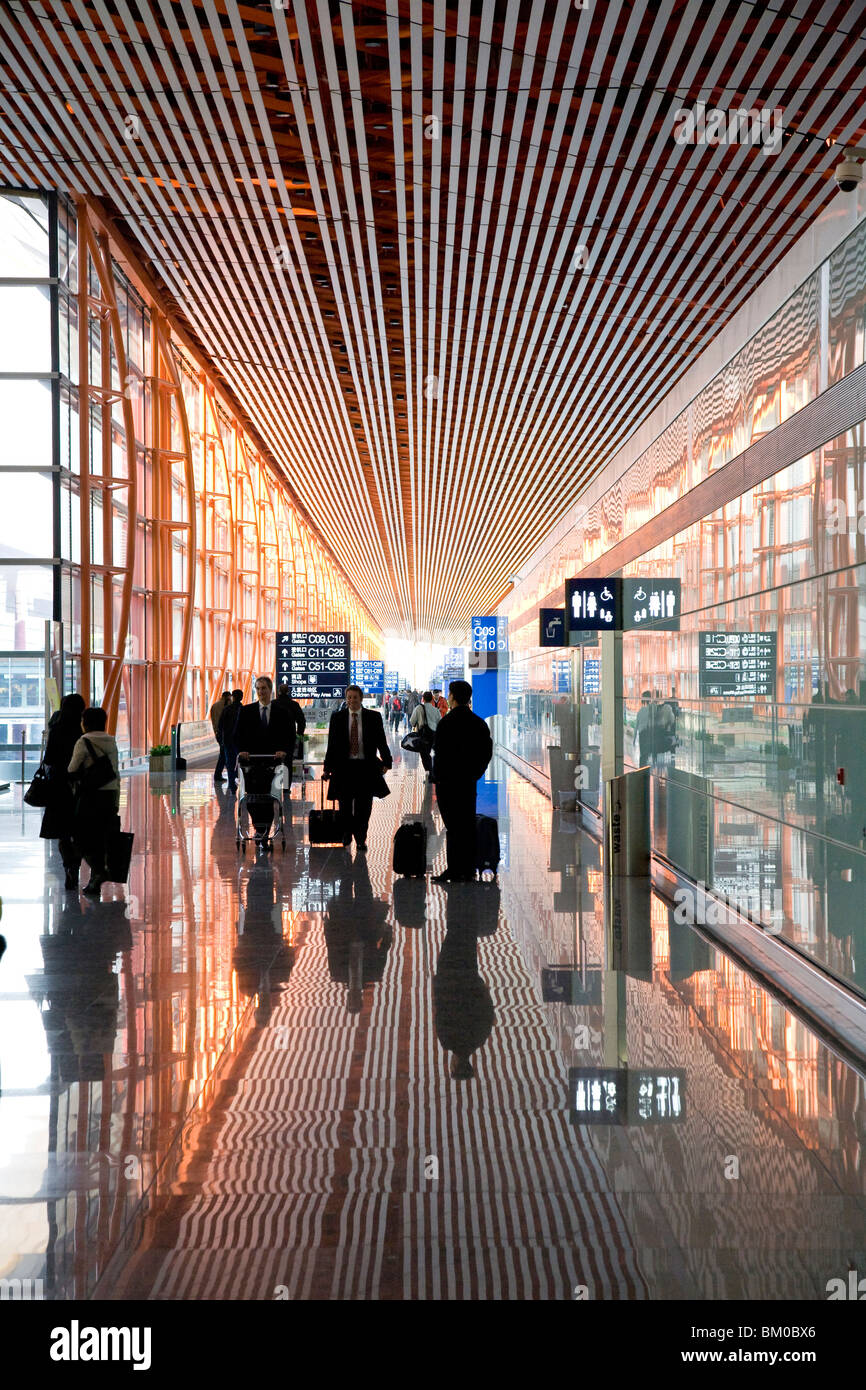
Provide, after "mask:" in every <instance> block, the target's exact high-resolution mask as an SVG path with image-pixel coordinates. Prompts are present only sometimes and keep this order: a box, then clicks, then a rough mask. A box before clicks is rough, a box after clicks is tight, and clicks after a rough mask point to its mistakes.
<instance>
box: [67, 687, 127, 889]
mask: <svg viewBox="0 0 866 1390" xmlns="http://www.w3.org/2000/svg"><path fill="white" fill-rule="evenodd" d="M107 723H108V715H107V714H106V712H105V710H104V709H100V707H99V706H98V705H95V706H91V707H90V708H88V709H86V710H84V712H83V714H82V716H81V729H82V736H81V738H79V740H78V742H77V743H76V745H75V748H74V749H73V752H72V757H71V759H70V761H69V769H68V770H69V775H70V777H73V778H74V779H76V781H77V790H76V796H75V811H74V816H73V839H74V842H75V845H76V847H77V849H78V851H79V853H80V855H81V858H83V859H86V860H87V863H88V864H89V865H90V879H89V882H88V883H87V886H86V887H85V889H84V892H85V893H86V894H87V896H88V897H91V898H98V897H99V895H100V891H101V889H102V885H103V883H104V882H105V880H106V872H105V852H106V847H107V846H106V840H107V836H108V834H109V832H110V831H112V830H119V829H120V817H119V815H118V814H117V813H118V810H119V809H120V778H119V777H118V775H117V766H118V755H117V744H116V743H115V741H114V735H113V734H109V733H106V725H107ZM106 760H107V762H106ZM111 773H113V774H114V775H113V776H111ZM79 862H80V861H79Z"/></svg>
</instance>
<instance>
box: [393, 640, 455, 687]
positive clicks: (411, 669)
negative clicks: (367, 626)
mask: <svg viewBox="0 0 866 1390" xmlns="http://www.w3.org/2000/svg"><path fill="white" fill-rule="evenodd" d="M467 642H468V634H467V633H466V632H463V631H462V630H461V631H459V632H455V634H454V640H453V642H447V643H446V642H431V641H424V640H420V639H419V640H418V641H411V640H409V639H408V638H405V637H388V636H387V635H386V637H385V670H386V671H397V672H399V675H400V682H401V688H402V687H405V686H406V685H407V684H408V686H409V687H410V688H411V689H413V690H419V691H421V690H426V689H427V687H428V682H429V680H430V673H431V671H435V670H436V668H437V666H438V667H441V666H442V665H444V662H445V657H446V654H447V652H448V650H449V648H450V647H463V648H465V647H466V644H467Z"/></svg>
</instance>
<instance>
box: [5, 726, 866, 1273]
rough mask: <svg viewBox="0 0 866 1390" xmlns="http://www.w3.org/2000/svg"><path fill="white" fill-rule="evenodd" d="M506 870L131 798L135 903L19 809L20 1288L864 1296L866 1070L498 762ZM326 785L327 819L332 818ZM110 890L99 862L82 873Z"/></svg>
mask: <svg viewBox="0 0 866 1390" xmlns="http://www.w3.org/2000/svg"><path fill="white" fill-rule="evenodd" d="M490 773H491V777H490V779H489V780H488V781H486V782H485V783H483V784H481V785H480V788H479V793H480V794H479V810H480V811H484V812H487V813H489V814H494V815H497V816H498V818H499V824H500V839H501V845H502V865H501V868H500V872H499V878H498V883H495V884H488V885H480V884H479V885H461V884H455V885H453V886H450V887H448V886H440V885H436V884H432V883H431V882H430V881H429V880H428V881H427V882H426V883H424V882H421V881H406V880H400V881H398V882H396V883H395V882H394V880H393V875H392V872H391V865H390V850H391V837H392V835H393V832H394V829H395V828H396V826H397V825H399V823H400V821H401V818H403V817H404V816H407V815H409V814H410V813H412V812H417V813H418V814H420V815H421V816H423V818H424V819H425V821H426V822H427V825H428V832H429V834H428V851H429V860H430V863H431V864H435V865H436V867H444V863H443V859H444V855H443V850H444V844H443V836H442V833H441V825H440V822H439V818H438V815H437V811H436V806H435V798H434V797H433V796H432V794H431V792H430V790H429V788H428V787H427V785H426V783H425V782H424V781H423V779H422V774H421V773H420V771H419V769H418V765H417V759H416V758H415V757H414V756H413V755H409V754H406V755H401V753H400V750H399V748H398V749H397V750H396V751H395V769H394V772H393V774H392V775H391V779H390V781H391V786H392V795H391V796H390V797H388V798H387V799H386V800H384V801H380V802H376V803H374V809H373V819H372V822H371V827H370V836H369V852H368V853H367V854H366V855H361V854H358V853H357V852H355V851H354V850H353V851H352V852H350V853H348V854H347V853H345V852H344V851H342V850H328V849H321V850H315V849H310V848H309V846H308V844H307V839H306V833H305V831H306V816H307V813H308V811H309V809H310V807H311V805H312V804H313V802H312V796H313V791H312V789H311V787H310V786H309V785H308V786H307V787H306V788H305V789H302V788H299V787H297V786H296V787H294V788H293V790H292V797H293V800H292V804H291V812H292V814H291V824H290V827H289V831H288V835H287V843H286V848H285V850H283V849H282V847H281V845H280V842H279V840H277V843H276V846H275V849H274V850H273V851H272V852H270V853H262V852H255V851H254V850H253V848H252V847H250V848H248V849H247V852H246V853H245V854H241V853H240V852H239V851H238V848H237V845H236V830H235V807H234V803H233V801H232V800H231V799H230V798H229V797H228V795H227V794H226V793H223V794H215V793H214V789H213V783H212V780H211V778H210V775H209V771H208V770H207V769H203V770H200V771H190V773H189V774H188V775H187V777H186V779H185V780H183V781H181V782H179V783H175V784H169V786H168V787H158V786H156V785H154V783H153V781H149V780H148V778H147V776H146V775H141V774H139V775H135V776H131V777H129V778H127V779H125V780H124V783H123V788H124V790H123V799H124V803H125V806H124V809H123V819H124V824H125V825H126V826H127V827H128V828H131V829H134V830H135V832H136V844H135V854H134V858H133V867H132V872H131V875H130V883H129V885H128V887H127V888H126V889H124V888H116V889H114V888H113V886H107V887H106V888H104V889H103V899H102V901H101V902H98V903H94V902H91V901H89V900H88V899H86V898H85V897H83V896H79V895H78V894H75V893H67V892H65V891H64V889H63V873H62V869H61V867H60V863H59V858H58V856H57V854H56V848H55V846H54V845H53V844H46V843H45V842H43V841H40V840H39V839H38V828H39V813H38V812H35V811H30V810H28V809H26V808H24V809H22V807H21V802H20V789H13V791H11V792H9V793H7V794H5V795H4V796H3V797H2V798H0V863H2V883H0V892H2V897H3V923H2V927H3V931H4V934H5V935H6V937H7V939H8V942H9V947H8V950H7V953H6V955H5V956H4V958H3V960H2V962H0V1086H2V1093H0V1209H2V1218H0V1278H4V1279H20V1280H22V1281H24V1280H27V1279H29V1280H31V1281H41V1282H38V1283H36V1282H34V1283H32V1284H31V1287H33V1288H38V1290H39V1292H40V1293H41V1295H42V1296H44V1297H46V1298H51V1299H61V1300H62V1299H72V1298H83V1297H91V1296H92V1297H96V1298H150V1299H164V1300H174V1299H205V1298H207V1299H274V1298H292V1299H304V1298H323V1299H362V1300H365V1299H441V1298H454V1299H573V1298H575V1297H588V1298H591V1299H592V1298H595V1299H684V1298H699V1299H721V1298H770V1299H824V1298H826V1296H827V1295H826V1284H827V1281H828V1280H829V1279H832V1278H839V1277H841V1278H846V1277H847V1272H848V1270H849V1269H858V1270H859V1272H860V1274H861V1275H862V1274H866V1200H864V1157H863V1146H864V1138H866V1104H864V1081H863V1078H862V1077H861V1076H860V1075H859V1074H858V1073H857V1072H856V1071H854V1070H853V1069H852V1068H851V1067H849V1066H848V1065H846V1064H845V1063H844V1062H843V1061H842V1060H840V1059H839V1058H838V1057H837V1056H836V1055H835V1054H834V1053H833V1052H832V1051H831V1050H830V1049H829V1048H828V1047H827V1046H825V1044H824V1043H822V1042H821V1041H820V1040H819V1039H818V1038H817V1037H816V1036H815V1035H814V1034H812V1033H811V1032H810V1031H809V1029H808V1028H807V1027H806V1026H804V1025H803V1024H802V1023H801V1022H800V1021H798V1020H797V1019H796V1018H795V1017H794V1016H793V1015H792V1014H791V1013H790V1012H789V1011H787V1010H786V1009H785V1008H784V1007H783V1006H782V1005H781V1004H780V1003H779V1002H778V1001H776V1000H775V999H773V998H772V997H770V995H768V994H767V993H766V991H764V990H763V989H762V988H761V987H760V986H759V985H758V984H757V982H756V981H755V980H754V979H752V978H750V976H749V975H748V974H746V973H745V972H744V971H743V970H742V969H740V968H739V967H737V966H736V965H734V964H733V963H732V961H731V960H730V959H729V958H727V957H726V956H725V955H724V954H723V953H722V952H721V951H719V950H718V949H716V948H715V947H713V946H711V945H710V944H709V943H708V942H707V941H705V940H704V939H702V938H701V937H700V936H699V935H698V934H697V933H696V932H695V931H694V930H693V929H692V928H690V927H688V926H684V925H678V924H677V923H676V922H675V921H674V918H673V911H672V910H671V909H670V908H669V907H668V905H667V904H666V903H665V902H664V901H663V900H662V899H661V898H659V897H657V896H656V895H654V894H653V893H652V892H651V890H650V888H649V885H648V884H645V883H639V882H638V883H634V884H631V885H630V886H629V888H628V891H627V893H626V892H624V893H623V894H621V895H617V896H616V897H615V898H613V899H611V898H610V896H608V901H607V909H606V910H605V892H604V874H603V865H602V863H601V860H600V849H599V846H598V845H597V844H596V843H595V842H594V841H593V840H592V839H590V838H589V837H588V836H586V835H585V834H584V833H583V832H582V831H579V830H578V828H577V826H576V823H575V821H574V818H573V816H569V815H567V814H564V813H563V814H559V813H553V812H552V811H551V807H550V803H549V801H547V800H546V799H545V798H544V797H543V796H542V795H541V794H540V793H539V792H538V791H537V790H536V789H535V788H534V787H533V786H532V785H530V783H528V782H526V781H524V780H523V779H522V778H521V777H519V776H518V775H517V774H516V773H514V772H512V771H510V770H509V769H508V768H506V767H505V766H504V765H503V764H501V763H499V762H498V761H495V762H494V764H493V765H492V767H491V769H490ZM304 792H305V793H306V797H307V799H306V800H303V799H302V795H303V793H304ZM85 872H86V871H85Z"/></svg>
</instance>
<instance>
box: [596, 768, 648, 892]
mask: <svg viewBox="0 0 866 1390" xmlns="http://www.w3.org/2000/svg"><path fill="white" fill-rule="evenodd" d="M649 789H650V770H649V768H648V767H639V768H637V770H636V771H635V772H624V773H623V774H622V775H621V776H620V777H611V778H609V779H608V781H606V782H605V784H604V845H605V854H606V866H605V867H606V870H607V873H608V875H609V876H611V877H614V878H619V877H624V876H629V877H635V876H637V877H641V878H643V877H646V876H647V875H648V874H649V871H650V813H649Z"/></svg>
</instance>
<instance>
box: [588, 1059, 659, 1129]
mask: <svg viewBox="0 0 866 1390" xmlns="http://www.w3.org/2000/svg"><path fill="white" fill-rule="evenodd" d="M568 1089H569V1102H570V1105H569V1114H570V1119H571V1123H572V1124H575V1125H645V1124H658V1123H668V1124H670V1123H676V1122H678V1121H680V1120H682V1119H684V1118H685V1113H686V1077H685V1072H684V1071H681V1070H677V1069H674V1068H668V1069H667V1070H665V1071H651V1070H649V1069H648V1068H647V1069H645V1068H643V1067H640V1068H635V1069H634V1070H633V1071H632V1070H629V1069H628V1068H626V1067H572V1068H571V1069H570V1070H569V1073H568Z"/></svg>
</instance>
